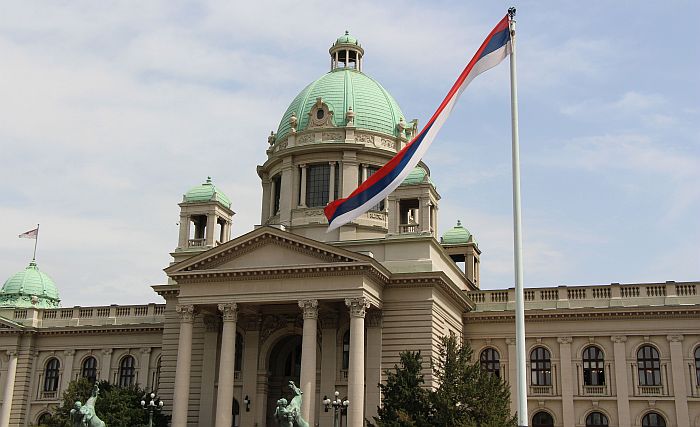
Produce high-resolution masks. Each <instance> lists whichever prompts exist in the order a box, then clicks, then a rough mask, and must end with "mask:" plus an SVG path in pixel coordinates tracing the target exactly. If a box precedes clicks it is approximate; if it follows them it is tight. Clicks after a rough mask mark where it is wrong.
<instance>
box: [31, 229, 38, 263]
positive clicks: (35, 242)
mask: <svg viewBox="0 0 700 427" xmlns="http://www.w3.org/2000/svg"><path fill="white" fill-rule="evenodd" d="M37 243H39V224H37V225H36V239H34V255H33V256H32V261H36V245H37Z"/></svg>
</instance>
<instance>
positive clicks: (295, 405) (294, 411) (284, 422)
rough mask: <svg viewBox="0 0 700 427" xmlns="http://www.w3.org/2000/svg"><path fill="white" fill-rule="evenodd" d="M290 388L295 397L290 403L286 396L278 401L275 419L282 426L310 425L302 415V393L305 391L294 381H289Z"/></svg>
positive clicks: (304, 426) (297, 426) (303, 426)
mask: <svg viewBox="0 0 700 427" xmlns="http://www.w3.org/2000/svg"><path fill="white" fill-rule="evenodd" d="M289 388H290V389H291V390H292V393H293V394H294V397H293V398H292V400H291V402H289V404H287V399H284V398H282V399H280V400H278V401H277V407H276V408H275V415H274V416H275V420H277V423H278V424H279V425H280V426H281V427H309V423H308V422H306V421H305V420H304V419H303V418H302V417H301V395H302V394H303V393H304V392H303V391H301V390H300V389H299V387H297V386H296V385H295V384H294V381H290V382H289Z"/></svg>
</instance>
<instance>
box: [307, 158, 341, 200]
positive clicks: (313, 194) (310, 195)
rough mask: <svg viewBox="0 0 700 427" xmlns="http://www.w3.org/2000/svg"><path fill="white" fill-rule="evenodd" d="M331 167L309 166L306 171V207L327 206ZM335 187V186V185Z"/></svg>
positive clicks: (326, 165)
mask: <svg viewBox="0 0 700 427" xmlns="http://www.w3.org/2000/svg"><path fill="white" fill-rule="evenodd" d="M330 175H331V165H329V164H328V163H326V164H318V165H310V166H308V167H307V170H306V206H308V207H310V208H312V207H323V206H326V205H327V204H328V187H329V185H330ZM336 185H337V184H336Z"/></svg>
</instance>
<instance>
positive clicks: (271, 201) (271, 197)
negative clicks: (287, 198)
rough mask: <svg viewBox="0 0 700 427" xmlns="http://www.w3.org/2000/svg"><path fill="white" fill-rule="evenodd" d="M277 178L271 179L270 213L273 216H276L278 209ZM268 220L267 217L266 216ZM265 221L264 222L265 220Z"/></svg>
mask: <svg viewBox="0 0 700 427" xmlns="http://www.w3.org/2000/svg"><path fill="white" fill-rule="evenodd" d="M275 191H276V189H275V180H274V179H271V180H270V207H269V209H270V215H269V216H271V217H273V216H275V214H276V213H277V211H276V210H275V202H276V201H277V198H276V197H275ZM264 219H266V220H267V218H264ZM263 223H264V222H263Z"/></svg>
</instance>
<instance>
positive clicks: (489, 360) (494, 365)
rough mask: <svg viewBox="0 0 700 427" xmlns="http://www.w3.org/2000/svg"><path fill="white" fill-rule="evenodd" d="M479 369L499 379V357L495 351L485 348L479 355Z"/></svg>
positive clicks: (491, 348)
mask: <svg viewBox="0 0 700 427" xmlns="http://www.w3.org/2000/svg"><path fill="white" fill-rule="evenodd" d="M479 362H480V363H481V369H483V370H484V371H486V372H489V373H491V374H494V375H496V376H497V377H498V378H501V355H500V353H499V352H498V350H497V349H495V348H493V347H487V348H485V349H483V350H481V353H479Z"/></svg>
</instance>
